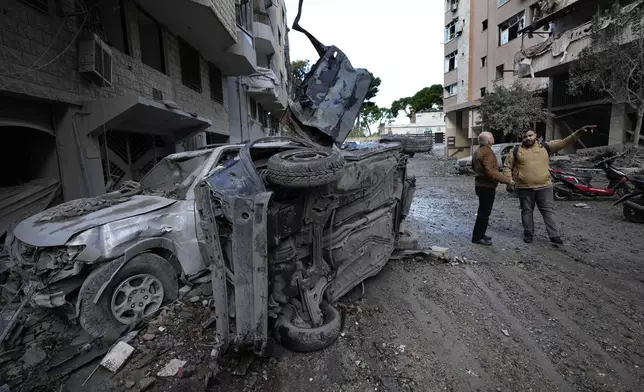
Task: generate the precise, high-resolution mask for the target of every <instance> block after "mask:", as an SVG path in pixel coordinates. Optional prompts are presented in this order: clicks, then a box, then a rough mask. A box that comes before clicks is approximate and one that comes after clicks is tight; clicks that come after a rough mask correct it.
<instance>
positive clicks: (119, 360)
mask: <svg viewBox="0 0 644 392" xmlns="http://www.w3.org/2000/svg"><path fill="white" fill-rule="evenodd" d="M133 352H134V347H132V346H130V345H129V344H127V343H125V342H122V341H121V342H118V343H116V345H114V347H112V349H111V350H110V351H109V352H108V353H107V355H106V356H105V357H103V360H101V366H103V367H104V368H106V369H108V370H109V371H111V372H112V373H116V372H117V371H118V370H119V369H120V368H121V367H122V366H123V365H124V364H125V362H126V361H127V359H128V358H129V357H130V355H132V353H133Z"/></svg>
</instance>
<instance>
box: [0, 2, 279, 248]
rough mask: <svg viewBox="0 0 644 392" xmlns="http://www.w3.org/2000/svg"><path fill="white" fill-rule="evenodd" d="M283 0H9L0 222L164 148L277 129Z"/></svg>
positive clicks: (117, 179)
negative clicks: (5, 150) (6, 148)
mask: <svg viewBox="0 0 644 392" xmlns="http://www.w3.org/2000/svg"><path fill="white" fill-rule="evenodd" d="M287 32H288V29H287V27H286V9H285V5H284V2H283V1H282V0H272V1H267V0H254V1H236V0H217V1H211V0H205V1H204V0H171V1H170V0H161V1H160V0H59V1H47V0H4V1H2V2H1V3H0V134H1V135H2V137H3V139H4V140H3V145H5V146H11V148H10V152H9V153H7V154H3V158H2V163H3V166H4V167H5V168H11V170H10V171H6V175H3V176H2V182H1V183H0V195H2V196H3V205H2V207H0V220H1V222H2V227H0V230H2V233H0V235H2V234H4V232H5V231H6V230H7V227H6V226H7V225H8V224H9V223H10V222H16V221H19V220H21V219H22V218H25V217H26V216H29V215H32V214H34V213H36V212H38V211H40V210H42V209H44V208H45V207H46V206H47V205H51V204H54V203H56V202H58V201H62V200H70V199H75V198H79V197H89V196H95V195H99V194H102V193H104V192H105V191H106V190H110V189H114V188H118V186H119V185H120V184H121V183H122V182H123V181H126V180H139V179H141V177H142V176H143V175H145V173H147V172H148V171H149V170H150V169H151V168H152V167H153V166H154V165H155V164H156V163H157V162H158V161H159V160H160V159H161V158H163V157H164V156H166V155H168V154H170V153H173V152H178V151H185V150H193V149H196V148H199V147H202V146H205V145H207V144H217V143H227V142H239V141H244V140H250V139H256V138H259V137H262V136H268V135H270V134H277V133H279V131H280V130H279V117H280V116H281V113H282V112H283V111H284V110H285V108H286V104H287V94H286V91H287V88H288V81H287V77H288V75H289V73H288V71H287V64H288V54H287V53H288V40H287Z"/></svg>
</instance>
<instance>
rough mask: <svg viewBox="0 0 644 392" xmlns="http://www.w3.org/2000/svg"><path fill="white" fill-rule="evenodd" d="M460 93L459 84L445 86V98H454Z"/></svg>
mask: <svg viewBox="0 0 644 392" xmlns="http://www.w3.org/2000/svg"><path fill="white" fill-rule="evenodd" d="M457 93H458V84H456V83H454V84H450V85H449V86H445V98H449V97H453V96H455V95H456V94H457Z"/></svg>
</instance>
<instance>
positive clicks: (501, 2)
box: [497, 0, 510, 8]
mask: <svg viewBox="0 0 644 392" xmlns="http://www.w3.org/2000/svg"><path fill="white" fill-rule="evenodd" d="M509 1H510V0H499V3H498V4H499V5H498V7H500V6H502V5H503V4H505V3H508V2H509ZM498 7H497V8H498Z"/></svg>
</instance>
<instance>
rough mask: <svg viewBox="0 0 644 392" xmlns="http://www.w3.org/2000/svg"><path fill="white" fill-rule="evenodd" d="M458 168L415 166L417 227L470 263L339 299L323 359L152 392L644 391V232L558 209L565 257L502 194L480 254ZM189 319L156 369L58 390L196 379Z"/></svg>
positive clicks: (197, 357)
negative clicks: (529, 239)
mask: <svg viewBox="0 0 644 392" xmlns="http://www.w3.org/2000/svg"><path fill="white" fill-rule="evenodd" d="M452 164H453V162H451V161H444V160H437V159H432V158H429V157H426V156H418V157H416V158H414V159H412V160H411V163H410V170H411V172H412V174H413V175H415V176H416V177H417V186H418V188H417V192H416V198H415V201H414V204H413V207H412V212H411V216H410V217H409V218H408V225H409V226H410V227H411V228H413V229H416V230H417V231H418V232H419V234H420V238H421V245H422V246H424V247H429V246H432V245H438V246H444V247H448V248H450V253H451V254H452V255H458V256H462V257H466V258H467V259H468V260H470V261H469V262H468V263H465V264H456V263H454V264H452V263H436V262H428V261H392V262H390V263H389V264H388V266H386V267H385V269H384V270H383V271H382V272H381V273H380V274H379V275H378V276H377V277H375V278H372V279H370V280H368V281H367V282H366V283H365V287H364V295H362V291H361V289H360V288H357V289H356V290H354V291H353V292H351V293H350V294H349V295H348V296H347V297H346V298H345V299H344V300H343V303H342V304H343V306H344V310H345V322H344V328H343V332H342V336H341V337H340V339H339V341H338V342H337V343H336V344H334V345H333V346H331V347H329V348H328V349H326V350H324V351H322V352H318V353H313V354H306V355H304V354H296V353H291V352H288V351H285V350H283V349H281V348H280V347H275V350H274V353H273V356H272V358H270V359H259V360H256V361H255V362H254V363H253V364H252V365H251V366H250V368H249V370H248V373H247V376H246V377H236V376H232V375H230V374H229V373H228V372H226V371H223V372H222V373H220V375H219V377H218V378H217V379H216V380H214V382H213V383H211V385H212V386H211V387H209V388H207V389H206V388H205V387H204V381H203V378H204V376H203V374H196V375H195V376H192V377H187V378H184V379H179V378H176V377H173V378H171V379H169V380H162V379H158V380H157V381H155V383H154V384H153V385H152V386H151V387H150V388H149V389H148V390H150V391H151V390H154V391H204V390H208V391H233V392H242V391H285V392H286V391H288V392H291V391H307V392H315V391H346V392H351V391H376V390H378V391H391V392H395V391H438V390H449V391H475V390H478V391H530V390H531V391H567V390H570V391H627V390H630V391H638V390H644V332H643V331H642V319H643V315H644V312H643V310H644V309H643V308H644V302H643V301H642V298H643V297H644V296H643V294H644V256H642V255H641V253H640V254H639V255H638V252H639V251H641V249H642V245H643V244H644V242H643V238H644V226H642V225H639V226H638V225H635V224H631V223H628V222H626V221H625V220H624V219H623V217H622V215H621V209H619V208H616V207H612V206H611V203H610V202H608V201H603V202H593V201H585V202H587V203H588V204H589V205H590V209H579V208H575V207H574V206H573V204H574V203H575V202H561V203H558V204H557V217H558V220H559V222H560V224H561V228H562V234H563V237H564V240H565V241H566V245H565V246H564V247H563V248H553V247H551V246H550V245H549V244H548V243H547V238H546V236H545V229H544V227H543V224H542V221H541V219H540V217H539V216H538V215H537V217H536V218H537V219H536V221H537V222H538V225H537V230H538V236H537V238H536V241H535V243H533V244H530V245H526V244H524V243H523V242H522V240H521V232H522V231H521V227H520V218H519V210H518V200H517V199H516V198H513V197H511V196H510V195H508V194H506V193H505V190H504V189H502V188H499V190H498V193H497V194H498V197H497V202H496V204H495V210H494V213H493V219H492V222H491V227H490V229H489V231H488V235H490V236H492V237H493V239H494V242H495V246H493V247H490V248H485V247H480V246H475V245H472V244H471V242H470V235H471V228H472V224H473V220H474V218H475V214H476V208H477V202H476V200H475V197H474V192H473V178H472V177H462V176H451V175H447V174H446V173H448V172H449V171H450V170H451V165H452ZM186 306H187V309H184V311H190V312H192V314H193V315H198V314H201V313H200V312H199V310H198V309H192V307H194V308H198V307H199V302H196V303H195V304H194V305H186ZM179 310H181V309H177V312H179ZM179 315H180V314H179V313H177V314H171V316H172V317H170V319H172V320H174V319H176V318H177V317H175V316H179ZM184 316H185V314H184ZM186 318H187V317H183V316H182V317H179V320H178V321H171V322H170V323H169V325H168V328H169V329H170V330H169V331H166V332H165V333H164V334H160V333H158V332H157V338H156V339H155V340H153V341H150V342H145V343H143V342H141V343H138V344H139V345H138V348H139V352H138V353H137V356H138V358H137V359H138V360H139V361H141V360H145V358H146V355H145V353H144V352H141V351H140V350H141V349H142V348H145V349H146V350H148V351H147V352H148V354H147V356H150V355H151V356H152V357H155V359H156V361H157V362H158V363H156V364H155V365H150V366H148V367H142V369H141V370H135V368H136V366H133V364H130V366H128V367H126V368H125V369H124V370H122V371H121V374H119V375H117V377H114V378H111V377H109V375H108V374H107V373H106V371H103V369H99V371H98V372H97V373H96V375H95V376H94V377H93V378H92V379H91V380H90V382H88V384H87V385H85V387H83V388H80V384H81V383H82V382H83V380H84V379H85V378H86V377H87V375H89V373H90V372H91V371H92V370H93V369H94V367H95V365H96V363H93V364H92V365H88V366H86V367H84V368H83V369H81V371H79V372H77V373H76V374H74V375H72V376H71V377H70V378H69V379H67V380H65V383H64V385H63V388H62V389H61V390H68V391H77V390H79V391H80V390H88V391H89V390H92V391H100V390H105V391H107V390H124V389H125V388H124V382H125V381H126V379H128V378H134V379H140V378H142V377H145V376H146V374H145V373H147V374H148V375H150V374H152V373H153V372H156V370H157V369H158V367H159V366H162V365H163V363H164V362H165V361H167V360H168V359H170V358H177V357H178V358H181V359H187V360H188V362H189V364H188V365H190V364H193V365H196V367H197V369H193V370H196V373H199V372H200V371H201V370H202V369H203V368H208V366H212V364H211V363H209V360H208V356H209V350H210V349H209V347H208V346H200V345H199V344H197V343H195V342H196V341H199V340H200V339H203V338H207V331H205V332H204V331H201V330H200V328H199V327H198V326H197V327H194V326H193V327H187V328H186V327H184V323H186V324H188V325H189V322H187V321H184V319H186ZM188 319H189V317H188ZM155 328H158V326H152V327H150V331H153V330H154V329H155ZM172 331H174V332H175V333H176V334H177V335H175V336H180V337H181V338H180V339H177V338H175V341H174V344H173V345H172V347H170V348H169V349H168V350H165V351H164V350H163V349H162V346H163V345H164V344H165V345H167V340H164V337H163V336H162V335H165V334H168V333H169V332H172ZM181 331H184V333H181ZM204 335H206V336H204ZM206 340H207V339H206ZM191 341H192V344H190V342H191ZM164 342H165V343H164ZM186 343H188V344H187V345H185V344H186ZM186 347H190V350H186ZM159 350H160V351H159ZM162 358H163V359H162ZM137 372H138V374H137ZM136 388H137V387H136V386H134V388H132V389H131V390H136ZM12 390H13V389H12ZM55 390H59V389H58V388H55Z"/></svg>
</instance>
